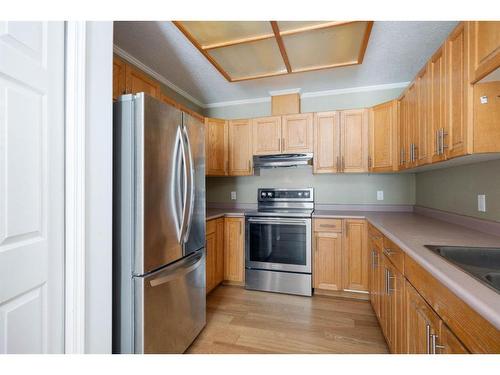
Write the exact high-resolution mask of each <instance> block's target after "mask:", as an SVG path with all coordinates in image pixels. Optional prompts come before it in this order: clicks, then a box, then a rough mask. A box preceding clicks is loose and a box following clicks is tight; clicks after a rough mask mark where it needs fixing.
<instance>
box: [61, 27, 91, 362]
mask: <svg viewBox="0 0 500 375" xmlns="http://www.w3.org/2000/svg"><path fill="white" fill-rule="evenodd" d="M65 26H66V27H65V60H66V61H65V133H66V134H65V143H66V145H65V195H66V196H65V292H64V293H65V297H64V310H65V311H64V314H65V323H64V331H65V332H64V338H65V340H64V341H65V343H64V351H65V353H73V354H81V353H85V328H86V327H85V311H86V300H85V291H86V289H85V284H86V278H85V274H86V272H85V271H86V264H85V261H86V251H85V250H86V231H85V229H86V226H85V221H86V205H85V192H86V189H85V188H86V163H85V162H86V131H85V130H86V82H87V74H86V71H87V69H86V68H87V24H86V22H85V21H67V22H65Z"/></svg>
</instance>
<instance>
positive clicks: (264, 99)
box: [204, 82, 410, 108]
mask: <svg viewBox="0 0 500 375" xmlns="http://www.w3.org/2000/svg"><path fill="white" fill-rule="evenodd" d="M409 84H410V82H397V83H386V84H382V85H373V86H360V87H350V88H346V89H335V90H325V91H312V92H305V93H303V94H302V95H300V97H301V98H317V97H320V96H333V95H342V94H353V93H357V92H368V91H381V90H391V89H399V88H404V87H406V86H408V85H409ZM297 92H300V89H290V90H280V91H269V94H271V93H272V95H271V96H273V95H285V94H293V93H297ZM271 96H266V97H262V98H254V99H242V100H231V101H227V102H216V103H208V104H205V105H204V108H218V107H230V106H234V105H245V104H255V103H266V102H270V101H271Z"/></svg>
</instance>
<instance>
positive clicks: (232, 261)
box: [224, 217, 245, 284]
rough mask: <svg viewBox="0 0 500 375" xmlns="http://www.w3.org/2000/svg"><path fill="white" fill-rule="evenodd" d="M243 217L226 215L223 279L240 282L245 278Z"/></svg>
mask: <svg viewBox="0 0 500 375" xmlns="http://www.w3.org/2000/svg"><path fill="white" fill-rule="evenodd" d="M244 226H245V219H244V218H239V217H227V218H226V219H225V223H224V280H227V281H230V282H233V283H237V284H241V283H243V282H244V280H245V254H244V246H245V228H244Z"/></svg>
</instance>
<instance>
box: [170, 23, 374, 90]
mask: <svg viewBox="0 0 500 375" xmlns="http://www.w3.org/2000/svg"><path fill="white" fill-rule="evenodd" d="M174 24H175V25H176V26H177V28H179V30H180V31H181V32H182V33H183V34H184V35H185V36H186V37H187V38H188V39H189V40H190V41H191V43H193V45H194V46H195V47H196V48H198V50H199V51H200V52H201V53H202V54H203V55H204V56H205V57H206V58H207V59H208V60H209V61H210V62H211V63H212V65H214V67H215V68H216V69H217V70H218V71H219V72H220V73H221V74H222V75H223V76H224V77H225V78H226V79H227V80H228V81H229V82H238V81H244V80H249V79H255V78H263V77H271V76H277V75H283V74H290V73H298V72H307V71H311V70H319V69H329V68H335V67H340V66H347V65H356V64H361V63H362V62H363V57H364V54H365V50H366V47H367V45H368V40H369V38H370V33H371V29H372V25H373V21H174Z"/></svg>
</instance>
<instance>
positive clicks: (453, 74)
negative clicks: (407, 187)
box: [444, 22, 472, 158]
mask: <svg viewBox="0 0 500 375" xmlns="http://www.w3.org/2000/svg"><path fill="white" fill-rule="evenodd" d="M467 48H468V43H467V36H466V33H465V23H464V22H462V23H460V24H459V25H458V26H457V27H456V28H455V30H453V32H452V33H451V34H450V36H449V37H448V39H447V40H446V42H445V58H446V82H447V88H446V109H447V123H448V124H449V127H448V135H447V136H446V135H445V138H444V144H445V152H446V156H447V158H448V157H449V158H453V157H456V156H461V155H466V154H468V153H470V152H471V151H472V150H471V148H472V147H470V146H469V143H471V141H472V121H471V118H469V116H470V115H472V111H468V108H469V107H470V104H472V91H471V89H472V87H471V86H470V84H469V81H468V65H467V61H468V59H467V55H466V51H467ZM469 133H470V134H469Z"/></svg>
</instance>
